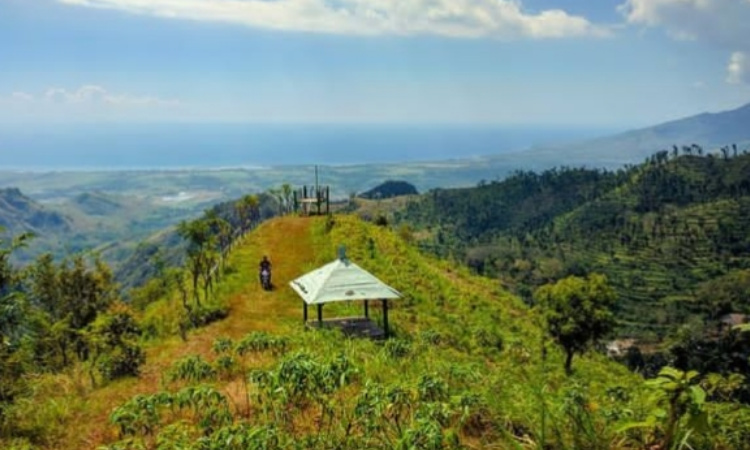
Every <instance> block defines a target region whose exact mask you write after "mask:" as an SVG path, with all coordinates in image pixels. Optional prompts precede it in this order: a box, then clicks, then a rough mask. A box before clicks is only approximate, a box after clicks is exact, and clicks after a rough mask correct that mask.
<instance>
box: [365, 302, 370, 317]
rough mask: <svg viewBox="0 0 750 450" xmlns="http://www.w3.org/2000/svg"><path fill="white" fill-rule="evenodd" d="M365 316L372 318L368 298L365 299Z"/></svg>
mask: <svg viewBox="0 0 750 450" xmlns="http://www.w3.org/2000/svg"><path fill="white" fill-rule="evenodd" d="M365 318H366V319H369V318H370V305H369V304H368V303H367V300H365Z"/></svg>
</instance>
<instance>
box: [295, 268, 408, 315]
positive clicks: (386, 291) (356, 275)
mask: <svg viewBox="0 0 750 450" xmlns="http://www.w3.org/2000/svg"><path fill="white" fill-rule="evenodd" d="M289 285H290V286H291V287H292V289H294V290H295V291H296V292H297V294H299V296H300V297H302V299H303V300H304V301H305V302H306V303H307V304H309V305H317V304H321V303H329V302H337V301H347V300H377V299H393V298H400V297H401V293H399V292H398V291H397V290H395V289H393V288H392V287H390V286H388V285H387V284H385V283H383V282H382V281H380V280H379V279H377V278H376V277H375V275H373V274H371V273H370V272H368V271H366V270H365V269H363V268H361V267H359V266H358V265H356V264H354V263H353V262H351V261H349V260H348V259H347V258H346V257H345V256H343V257H341V258H339V259H337V260H336V261H333V262H332V263H328V264H326V265H325V266H323V267H320V268H318V269H315V270H313V271H312V272H309V273H306V274H305V275H302V276H301V277H299V278H297V279H296V280H292V281H290V282H289Z"/></svg>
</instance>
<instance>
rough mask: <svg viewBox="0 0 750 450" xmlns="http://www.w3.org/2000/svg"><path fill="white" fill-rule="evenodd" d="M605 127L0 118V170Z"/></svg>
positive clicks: (356, 153) (495, 138)
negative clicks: (34, 124) (26, 122)
mask: <svg viewBox="0 0 750 450" xmlns="http://www.w3.org/2000/svg"><path fill="white" fill-rule="evenodd" d="M608 132H611V129H603V128H581V127H578V128H575V127H571V128H563V127H528V126H524V127H508V126H498V125H445V124H435V125H383V124H372V125H361V124H360V125H351V124H338V125H337V124H325V125H301V124H274V125H259V124H252V125H243V124H197V125H196V124H190V125H186V124H140V125H113V124H107V125H96V126H95V125H76V126H68V127H64V126H60V125H57V126H47V127H38V128H29V127H19V128H14V127H9V126H3V125H0V170H1V171H5V172H8V171H14V172H56V171H65V172H76V171H81V172H90V171H107V170H116V171H160V170H169V171H175V170H177V171H179V170H186V171H189V170H238V169H244V170H253V171H254V170H264V169H269V168H272V167H277V166H296V165H310V164H322V165H343V166H346V165H359V164H391V163H401V162H423V161H443V160H449V159H467V158H476V157H483V156H489V155H499V154H504V153H512V152H518V151H523V150H525V149H528V148H530V147H534V146H538V145H545V144H552V143H560V142H566V141H573V140H578V139H586V138H592V137H597V136H601V135H604V134H606V133H608Z"/></svg>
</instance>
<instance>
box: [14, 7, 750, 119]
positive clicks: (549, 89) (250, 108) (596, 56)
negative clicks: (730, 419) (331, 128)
mask: <svg viewBox="0 0 750 450" xmlns="http://www.w3.org/2000/svg"><path fill="white" fill-rule="evenodd" d="M748 23H750V0H595V1H594V0H568V1H554V2H553V1H549V0H516V1H511V0H0V124H3V123H4V124H15V123H30V124H46V123H63V124H65V123H71V122H95V123H105V122H143V121H148V122H151V121H167V122H175V121H177V122H181V121H190V122H225V121H231V122H243V121H245V122H389V123H412V122H415V123H435V122H437V123H443V122H448V123H499V124H506V125H518V124H523V125H560V126H569V125H574V126H607V127H622V128H630V127H636V126H642V125H650V124H653V123H656V122H661V121H665V120H670V119H675V118H679V117H683V116H687V115H692V114H696V113H699V112H703V111H719V110H724V109H730V108H734V107H738V106H740V105H742V104H744V103H747V102H750V26H747V24H748Z"/></svg>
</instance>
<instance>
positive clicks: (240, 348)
mask: <svg viewBox="0 0 750 450" xmlns="http://www.w3.org/2000/svg"><path fill="white" fill-rule="evenodd" d="M288 346H289V339H287V338H285V337H282V336H273V335H271V334H268V333H266V332H264V331H254V332H252V333H249V334H248V335H246V336H245V337H243V338H242V339H241V340H240V341H239V342H238V343H237V345H236V347H235V350H236V352H237V353H238V354H239V355H245V354H246V353H249V352H253V353H260V352H266V351H268V352H271V353H272V354H274V355H281V354H283V353H285V352H286V350H287V347H288Z"/></svg>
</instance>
